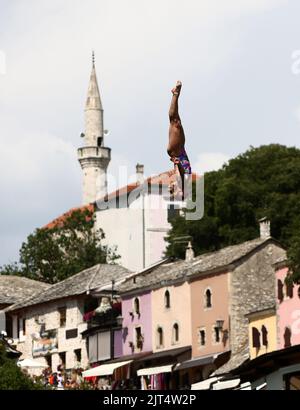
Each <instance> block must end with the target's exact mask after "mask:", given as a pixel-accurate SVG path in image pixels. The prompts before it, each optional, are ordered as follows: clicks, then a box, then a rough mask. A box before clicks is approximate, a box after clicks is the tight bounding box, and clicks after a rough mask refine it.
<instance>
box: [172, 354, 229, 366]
mask: <svg viewBox="0 0 300 410" xmlns="http://www.w3.org/2000/svg"><path fill="white" fill-rule="evenodd" d="M227 354H228V352H221V353H216V354H214V355H209V356H203V357H196V358H194V359H190V360H186V361H185V362H182V363H179V364H178V365H177V366H176V368H175V369H174V370H184V369H190V368H192V367H198V366H199V367H200V366H205V365H207V364H213V363H214V362H215V361H216V360H217V359H218V358H222V357H223V356H224V357H225V356H226V355H227Z"/></svg>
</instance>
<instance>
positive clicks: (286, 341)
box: [283, 327, 292, 347]
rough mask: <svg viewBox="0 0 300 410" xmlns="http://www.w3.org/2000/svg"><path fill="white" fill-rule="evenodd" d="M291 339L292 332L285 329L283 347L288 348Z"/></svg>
mask: <svg viewBox="0 0 300 410" xmlns="http://www.w3.org/2000/svg"><path fill="white" fill-rule="evenodd" d="M291 337H292V332H291V329H290V328H288V327H286V328H285V330H284V335H283V338H284V347H290V346H291Z"/></svg>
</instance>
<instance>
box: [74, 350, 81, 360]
mask: <svg viewBox="0 0 300 410" xmlns="http://www.w3.org/2000/svg"><path fill="white" fill-rule="evenodd" d="M74 354H75V360H76V362H78V363H81V349H76V350H74Z"/></svg>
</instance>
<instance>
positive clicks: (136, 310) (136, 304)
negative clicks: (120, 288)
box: [133, 298, 140, 315]
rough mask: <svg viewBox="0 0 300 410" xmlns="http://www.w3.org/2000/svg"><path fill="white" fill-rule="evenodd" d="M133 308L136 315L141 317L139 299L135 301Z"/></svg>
mask: <svg viewBox="0 0 300 410" xmlns="http://www.w3.org/2000/svg"><path fill="white" fill-rule="evenodd" d="M133 307H134V311H135V313H136V314H137V315H139V314H140V301H139V299H138V298H135V299H134V302H133Z"/></svg>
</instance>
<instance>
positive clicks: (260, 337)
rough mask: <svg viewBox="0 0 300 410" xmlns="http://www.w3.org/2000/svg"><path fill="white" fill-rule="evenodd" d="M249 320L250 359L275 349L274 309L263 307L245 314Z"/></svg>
mask: <svg viewBox="0 0 300 410" xmlns="http://www.w3.org/2000/svg"><path fill="white" fill-rule="evenodd" d="M246 317H247V318H248V320H249V351H250V359H255V358H256V357H258V356H261V355H262V354H265V353H270V352H273V351H274V350H276V349H277V331H276V326H277V324H276V311H275V307H274V308H272V309H264V310H260V311H257V312H252V313H249V314H248V315H246Z"/></svg>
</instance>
